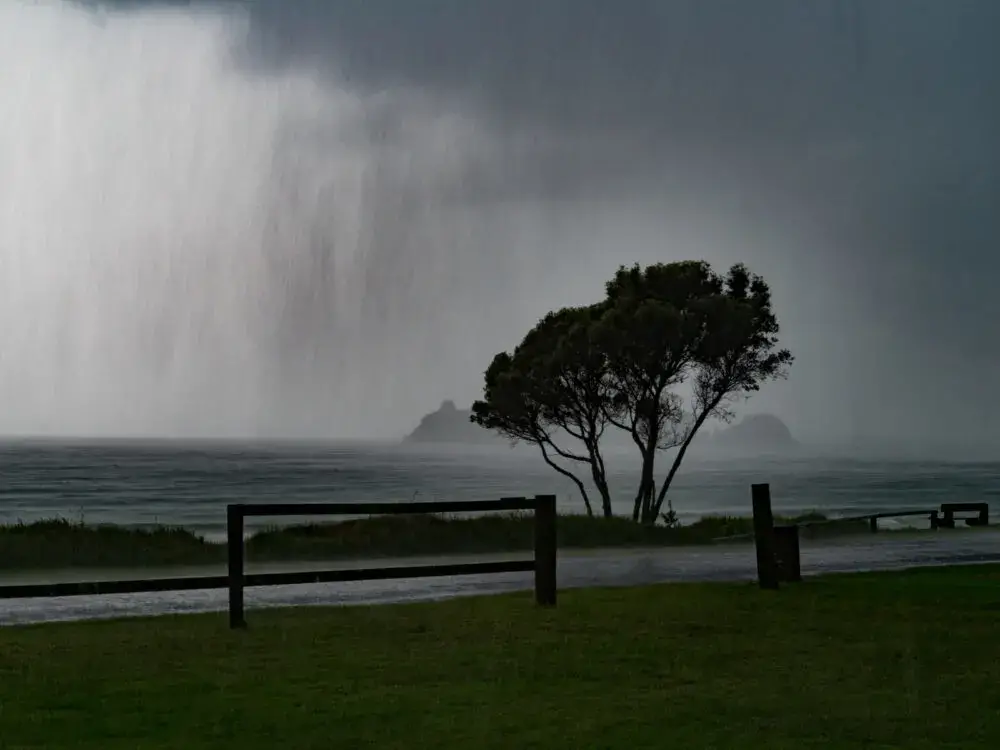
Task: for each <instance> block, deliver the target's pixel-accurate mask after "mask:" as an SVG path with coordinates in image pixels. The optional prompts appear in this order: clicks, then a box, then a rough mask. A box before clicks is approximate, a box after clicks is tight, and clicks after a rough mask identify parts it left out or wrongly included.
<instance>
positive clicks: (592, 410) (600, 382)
mask: <svg viewBox="0 0 1000 750" xmlns="http://www.w3.org/2000/svg"><path fill="white" fill-rule="evenodd" d="M602 312H603V308H602V307H601V306H600V305H594V306H591V307H580V308H566V309H563V310H559V311H558V312H553V313H549V314H548V315H547V316H546V317H545V318H543V319H542V320H541V321H540V322H539V323H538V324H537V325H536V326H535V327H534V328H533V329H531V331H529V332H528V334H527V336H525V337H524V340H523V341H522V342H521V344H520V345H519V346H518V347H517V348H516V349H515V350H514V353H513V354H508V353H506V352H503V353H501V354H498V355H497V356H496V357H494V359H493V362H492V363H491V364H490V366H489V368H488V369H487V371H486V383H485V387H484V389H483V399H482V400H480V401H476V402H475V403H474V404H473V405H472V416H471V419H472V421H473V422H475V423H476V424H479V425H480V426H482V427H485V428H487V429H490V430H494V431H496V432H498V433H499V434H501V435H503V436H505V437H507V438H509V439H510V440H511V441H512V442H524V443H528V444H532V445H536V446H538V448H539V449H540V451H541V454H542V458H543V460H544V461H545V463H547V464H548V465H549V466H551V467H552V468H553V469H555V470H556V471H557V472H559V473H560V474H562V475H563V476H565V477H568V478H569V479H570V480H572V481H573V483H574V484H576V486H577V488H578V489H579V490H580V494H581V496H582V497H583V501H584V504H585V505H586V508H587V513H588V514H589V515H593V513H594V511H593V505H592V503H591V501H590V496H589V493H588V492H587V487H586V484H585V482H584V481H583V480H582V479H580V477H579V476H578V474H577V472H578V471H579V470H580V469H584V470H586V469H588V468H589V473H590V477H591V480H592V481H593V485H594V487H595V488H596V490H597V492H598V495H599V496H600V500H601V510H602V512H603V514H604V515H605V516H607V517H610V516H611V515H612V509H611V493H610V491H609V490H608V482H607V471H606V468H605V463H604V457H603V455H602V453H601V446H600V442H601V437H602V436H603V434H604V431H605V429H606V427H607V425H608V416H609V414H611V413H613V412H612V410H611V409H609V408H608V406H607V404H608V402H609V401H610V400H611V397H612V393H611V391H610V390H609V378H608V371H607V358H606V356H605V354H604V352H603V351H602V350H601V349H600V348H599V347H598V346H597V344H596V342H595V340H594V336H593V334H594V331H595V328H594V323H595V321H596V320H597V319H598V318H599V317H600V315H601V313H602Z"/></svg>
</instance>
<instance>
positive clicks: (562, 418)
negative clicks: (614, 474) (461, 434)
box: [472, 261, 792, 524]
mask: <svg viewBox="0 0 1000 750" xmlns="http://www.w3.org/2000/svg"><path fill="white" fill-rule="evenodd" d="M778 331H779V328H778V321H777V318H776V317H775V315H774V312H773V310H772V307H771V292H770V289H769V288H768V285H767V283H766V282H765V281H764V280H763V279H762V278H761V277H759V276H757V275H755V274H752V273H750V272H749V271H748V270H747V269H746V267H745V266H743V265H735V266H733V267H732V268H730V269H729V272H728V274H727V275H726V276H725V277H722V276H720V275H718V274H716V273H715V272H714V271H713V270H712V268H711V266H710V265H709V264H708V263H705V262H703V261H683V262H678V263H658V264H654V265H651V266H648V267H646V268H642V267H640V266H638V265H636V266H633V267H631V268H625V267H622V268H620V269H619V270H618V272H617V273H616V274H615V276H614V278H612V279H611V281H609V282H608V284H607V287H606V296H605V299H604V300H602V301H601V302H599V303H597V304H594V305H591V306H589V307H582V308H567V309H564V310H560V311H558V312H554V313H550V314H549V315H547V316H546V317H545V318H543V319H542V320H541V321H540V322H539V323H538V325H536V326H535V328H533V329H532V330H531V331H530V332H529V333H528V335H527V336H525V338H524V340H523V341H522V342H521V344H520V345H519V346H518V347H517V349H515V351H514V353H513V354H507V353H502V354H499V355H497V356H496V357H495V358H494V360H493V363H492V364H491V365H490V367H489V369H488V370H487V371H486V383H485V388H484V395H483V400H481V401H477V402H476V403H475V404H474V405H473V413H472V420H473V421H474V422H476V423H477V424H479V425H481V426H483V427H485V428H487V429H492V430H495V431H497V432H499V433H500V434H502V435H505V436H507V437H508V438H510V439H511V440H512V441H514V442H527V443H531V444H534V445H537V446H538V447H539V448H540V450H541V452H542V457H543V458H544V460H545V461H546V463H548V464H549V465H550V466H552V467H553V468H554V469H555V470H556V471H558V472H559V473H561V474H563V475H565V476H567V477H569V478H570V479H572V480H573V482H574V483H575V484H576V485H577V487H578V488H579V489H580V492H581V494H582V496H583V498H584V502H585V503H586V505H587V511H588V513H593V511H592V506H591V503H590V499H589V496H588V494H587V490H586V486H585V484H584V482H583V480H581V479H580V478H579V476H577V474H576V473H575V472H574V471H572V468H574V467H576V468H581V467H582V466H583V465H586V466H589V468H590V474H591V479H592V480H593V483H594V486H595V487H596V488H597V491H598V493H599V494H600V497H601V504H602V510H603V512H604V514H605V515H606V516H610V515H611V514H612V509H611V497H610V492H609V490H608V483H607V472H606V468H605V464H604V458H603V456H602V454H601V448H600V444H601V438H602V436H603V435H604V433H605V431H606V430H607V428H608V427H609V426H611V427H615V428H618V429H621V430H624V431H625V432H626V433H627V434H628V435H629V437H630V438H631V440H632V442H633V443H634V444H635V446H636V448H637V449H638V451H639V455H640V459H641V469H640V475H639V481H638V484H637V489H636V494H635V498H634V503H633V511H632V517H633V519H634V520H636V521H641V522H643V523H647V524H651V523H655V522H656V520H657V519H658V518H659V517H661V515H662V514H663V505H664V503H665V502H667V498H668V491H669V488H670V485H671V483H672V481H673V479H674V477H675V476H676V474H677V471H678V469H679V468H680V466H681V463H682V462H683V460H684V456H685V454H686V453H687V450H688V448H689V447H690V445H691V442H692V441H693V440H694V438H695V436H696V435H697V433H698V431H699V430H700V429H701V427H702V426H703V425H704V424H705V422H706V421H707V420H708V419H710V418H716V419H721V420H724V421H728V420H729V419H731V415H732V410H731V407H732V404H733V402H734V401H735V400H737V399H739V398H744V397H747V396H749V395H751V394H752V393H753V392H755V391H757V390H759V389H760V387H761V385H762V384H763V383H765V382H767V381H769V380H773V379H775V378H780V377H783V376H784V375H785V373H786V371H787V368H788V366H789V365H790V364H791V363H792V355H791V354H790V353H789V352H788V350H786V349H779V348H778ZM685 390H686V394H685ZM685 395H686V396H687V398H685ZM566 440H572V441H575V442H576V443H577V444H578V446H579V445H582V449H579V447H578V448H577V449H571V448H568V447H566V444H565V442H564V441H566ZM669 449H676V454H675V455H674V458H673V462H672V463H671V466H670V469H669V471H668V473H667V475H666V477H665V478H664V480H663V482H662V483H661V484H660V486H659V490H657V487H656V460H657V456H658V454H659V453H660V452H662V451H665V450H669ZM668 509H669V510H670V511H672V506H670V505H668ZM667 517H672V513H668V514H667Z"/></svg>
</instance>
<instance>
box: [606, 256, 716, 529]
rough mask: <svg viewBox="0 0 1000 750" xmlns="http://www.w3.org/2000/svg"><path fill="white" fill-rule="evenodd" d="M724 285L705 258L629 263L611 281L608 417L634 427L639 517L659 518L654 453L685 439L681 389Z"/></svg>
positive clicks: (635, 511) (636, 515)
mask: <svg viewBox="0 0 1000 750" xmlns="http://www.w3.org/2000/svg"><path fill="white" fill-rule="evenodd" d="M721 292H722V283H721V280H720V279H719V278H718V276H717V275H716V274H715V273H713V272H712V268H711V266H709V264H708V263H705V262H701V261H684V262H680V263H658V264H655V265H652V266H649V267H647V268H645V269H643V268H640V267H639V266H638V265H636V266H633V267H631V268H624V267H623V268H620V269H619V270H618V272H617V273H616V274H615V276H614V278H612V279H611V281H609V282H608V284H607V299H606V301H605V303H604V311H603V314H602V316H601V318H600V319H599V321H598V323H597V334H596V338H597V340H598V341H599V342H600V346H601V348H602V350H603V351H604V353H605V356H606V357H607V368H608V370H609V373H610V376H611V377H610V380H611V391H612V393H613V396H612V398H611V399H610V400H609V401H607V402H605V408H608V414H607V418H608V420H609V422H610V423H611V424H613V425H615V426H616V427H619V428H620V429H622V430H624V431H625V432H626V433H628V435H629V436H630V437H631V439H632V442H633V443H635V445H636V447H637V448H638V450H639V455H640V458H641V469H640V476H639V483H638V487H637V490H636V495H635V499H634V503H633V510H632V517H633V519H634V520H637V521H638V520H642V521H644V522H651V521H652V520H655V519H656V518H657V516H656V514H655V513H654V506H655V503H656V501H655V497H656V495H655V492H656V479H655V474H654V470H655V467H656V456H657V453H658V452H659V451H662V450H667V449H670V448H674V447H676V446H677V445H678V444H680V443H682V442H683V441H684V439H685V434H684V432H683V430H682V424H683V421H684V413H685V412H684V409H683V403H682V400H681V398H680V396H679V395H678V394H677V392H676V389H677V388H678V387H679V386H680V385H682V384H683V383H684V381H685V380H686V379H687V377H688V375H689V373H690V370H691V368H692V366H693V365H694V363H695V361H696V357H697V355H698V352H699V351H700V349H701V347H702V341H703V339H704V338H705V335H706V330H707V328H708V323H709V317H710V312H711V310H712V308H713V304H712V301H713V300H715V299H716V298H717V297H718V296H719V295H720V294H721Z"/></svg>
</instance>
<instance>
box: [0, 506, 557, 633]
mask: <svg viewBox="0 0 1000 750" xmlns="http://www.w3.org/2000/svg"><path fill="white" fill-rule="evenodd" d="M523 510H530V511H533V512H534V516H535V548H534V556H533V557H532V558H530V559H523V560H499V561H483V562H465V563H445V564H441V565H410V566H404V565H397V566H389V567H371V568H361V569H332V570H310V571H288V572H276V573H246V570H245V557H246V556H245V551H244V519H246V518H248V517H262V516H263V517H266V516H334V515H341V516H344V515H351V516H359V515H389V514H395V515H403V514H406V515H409V514H416V513H484V512H490V511H508V512H513V511H523ZM226 537H227V547H228V556H229V564H228V572H227V574H226V575H217V576H184V577H173V578H147V579H142V578H139V579H131V580H116V581H83V582H75V583H31V584H11V585H2V586H0V599H27V598H41V597H58V596H95V595H103V594H134V593H143V592H159V591H192V590H200V589H222V588H228V589H229V624H230V627H233V628H242V627H246V617H245V608H244V597H243V592H244V589H245V588H247V587H256V586H282V585H292V584H304V583H334V582H347V581H376V580H391V579H399V578H427V577H434V576H461V575H485V574H492V573H514V572H532V571H533V572H534V574H535V600H536V602H537V603H538V604H539V605H541V606H545V607H551V606H555V604H556V546H557V544H556V498H555V495H538V496H536V497H534V498H524V497H508V498H501V499H500V500H488V501H484V502H481V501H454V502H450V501H445V502H418V503H289V504H281V503H267V504H235V505H229V506H227V508H226Z"/></svg>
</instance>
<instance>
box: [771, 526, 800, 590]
mask: <svg viewBox="0 0 1000 750" xmlns="http://www.w3.org/2000/svg"><path fill="white" fill-rule="evenodd" d="M774 549H775V552H776V557H777V560H778V574H779V577H780V579H781V580H782V581H785V582H787V583H798V582H799V581H801V580H802V558H801V555H800V550H799V527H798V526H795V525H794V524H793V525H791V526H775V527H774Z"/></svg>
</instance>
